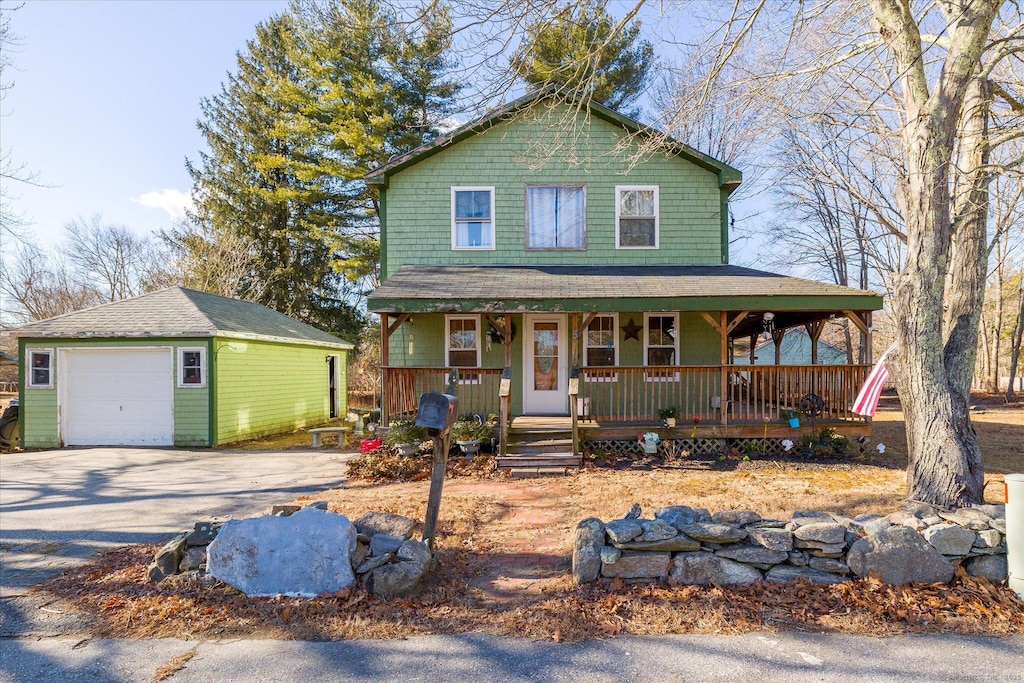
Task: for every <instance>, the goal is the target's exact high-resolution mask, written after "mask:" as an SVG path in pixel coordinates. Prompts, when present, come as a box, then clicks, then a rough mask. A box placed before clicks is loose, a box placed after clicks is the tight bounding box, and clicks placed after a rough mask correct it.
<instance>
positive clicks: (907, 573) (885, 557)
mask: <svg viewBox="0 0 1024 683" xmlns="http://www.w3.org/2000/svg"><path fill="white" fill-rule="evenodd" d="M846 564H847V565H849V567H850V569H852V570H853V573H854V574H856V575H857V576H859V577H861V578H865V577H867V576H872V575H874V576H877V577H878V578H879V580H880V581H882V582H883V583H888V584H903V583H936V582H941V583H949V581H950V580H951V579H952V578H953V565H952V564H951V563H950V561H949V560H947V559H946V558H945V557H943V556H942V554H941V553H940V552H939V551H938V550H936V549H935V548H934V547H932V545H931V544H930V543H928V542H927V541H926V540H924V538H922V537H921V535H920V534H918V533H917V532H915V531H914V530H913V529H910V528H908V527H905V526H902V525H901V526H893V527H890V528H888V529H885V530H883V531H880V532H878V533H877V534H875V535H873V536H865V537H864V538H862V539H860V540H859V541H857V542H856V543H854V544H853V547H852V548H850V552H849V553H847V556H846Z"/></svg>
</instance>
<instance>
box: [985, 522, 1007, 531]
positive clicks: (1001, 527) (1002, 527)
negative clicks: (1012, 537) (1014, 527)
mask: <svg viewBox="0 0 1024 683" xmlns="http://www.w3.org/2000/svg"><path fill="white" fill-rule="evenodd" d="M989 526H990V527H992V528H993V529H995V530H996V531H998V532H999V533H1001V534H1005V533H1006V520H1005V519H993V520H992V523H991V524H989Z"/></svg>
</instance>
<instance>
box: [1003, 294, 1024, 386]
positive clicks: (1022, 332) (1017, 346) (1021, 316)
mask: <svg viewBox="0 0 1024 683" xmlns="http://www.w3.org/2000/svg"><path fill="white" fill-rule="evenodd" d="M1019 287H1020V290H1019V293H1018V299H1017V303H1018V306H1017V326H1016V328H1014V330H1013V336H1012V337H1011V338H1010V381H1009V383H1008V384H1007V385H1006V402H1007V403H1009V402H1011V401H1013V398H1014V392H1013V383H1014V382H1015V381H1016V379H1017V364H1018V363H1019V361H1020V352H1021V342H1022V341H1024V276H1022V277H1021V279H1020V283H1019Z"/></svg>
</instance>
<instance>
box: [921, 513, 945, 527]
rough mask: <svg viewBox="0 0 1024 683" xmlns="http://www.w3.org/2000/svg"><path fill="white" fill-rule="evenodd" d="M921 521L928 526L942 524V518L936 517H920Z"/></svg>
mask: <svg viewBox="0 0 1024 683" xmlns="http://www.w3.org/2000/svg"><path fill="white" fill-rule="evenodd" d="M921 521H922V522H924V523H925V524H927V525H928V526H932V525H933V524H942V517H939V516H938V515H931V516H929V517H922V518H921Z"/></svg>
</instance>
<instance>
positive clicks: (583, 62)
mask: <svg viewBox="0 0 1024 683" xmlns="http://www.w3.org/2000/svg"><path fill="white" fill-rule="evenodd" d="M606 4H607V3H606V2H601V1H600V0H586V1H584V2H580V3H573V4H571V5H569V6H567V7H565V8H563V9H561V10H560V11H558V12H557V13H556V14H555V15H554V17H553V18H551V19H550V20H542V21H537V22H535V23H534V24H532V25H531V26H529V27H528V29H527V32H526V36H525V38H524V40H523V43H522V45H521V46H520V48H519V49H518V50H517V51H516V53H515V54H514V55H513V56H512V61H511V66H512V70H513V71H514V72H515V74H516V75H517V76H518V77H519V78H522V79H523V80H524V81H526V82H527V83H529V84H530V85H531V86H535V87H545V86H549V85H556V86H559V87H560V88H562V89H566V90H569V91H570V93H571V94H572V95H582V94H589V95H590V96H591V97H592V98H593V99H594V100H596V101H597V102H600V103H601V104H604V105H606V106H607V107H609V108H611V109H615V110H624V108H625V107H627V106H628V105H629V104H631V103H632V102H634V101H635V100H636V98H637V97H639V96H640V94H641V93H642V92H643V90H644V87H645V86H646V84H647V81H648V77H649V75H650V68H651V64H652V60H653V57H654V48H653V47H652V46H651V44H650V43H648V42H647V41H644V40H640V39H639V38H640V22H639V21H634V22H632V23H631V24H629V25H628V26H627V27H625V28H624V29H623V30H621V31H620V32H618V33H617V34H614V35H613V33H614V29H615V26H616V21H615V19H614V18H613V17H612V16H611V15H610V14H608V12H607V10H606V9H605V6H606ZM624 113H627V114H630V115H636V114H637V113H638V112H637V110H635V109H633V110H628V111H624Z"/></svg>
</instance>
